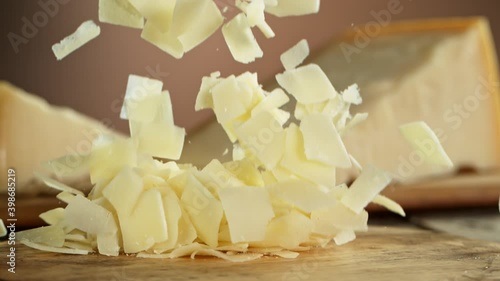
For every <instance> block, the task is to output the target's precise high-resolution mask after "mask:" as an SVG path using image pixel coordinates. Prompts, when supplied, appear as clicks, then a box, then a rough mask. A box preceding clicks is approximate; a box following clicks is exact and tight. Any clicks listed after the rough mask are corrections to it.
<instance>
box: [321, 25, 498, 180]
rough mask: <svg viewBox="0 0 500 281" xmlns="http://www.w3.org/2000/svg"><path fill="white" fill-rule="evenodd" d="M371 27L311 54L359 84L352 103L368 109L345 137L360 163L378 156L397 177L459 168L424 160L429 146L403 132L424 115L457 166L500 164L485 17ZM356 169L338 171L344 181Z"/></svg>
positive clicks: (342, 81)
mask: <svg viewBox="0 0 500 281" xmlns="http://www.w3.org/2000/svg"><path fill="white" fill-rule="evenodd" d="M356 30H357V31H356ZM366 32H368V31H367V30H365V29H364V28H363V27H362V26H361V27H360V29H355V30H352V31H347V32H346V33H345V34H344V35H342V36H340V37H337V38H335V39H333V41H332V42H331V43H330V45H328V46H327V47H326V48H324V49H323V50H322V51H321V52H320V53H319V54H318V55H317V56H315V57H314V59H313V62H314V63H317V64H318V65H320V66H321V67H322V68H323V69H324V71H325V73H326V75H327V76H328V77H329V78H330V79H331V80H332V81H333V82H334V83H335V85H336V86H338V87H339V88H346V87H347V86H349V85H351V84H353V83H357V85H359V88H360V93H361V97H362V98H363V104H361V105H359V106H356V107H353V111H354V112H355V113H356V112H367V113H369V114H370V117H369V118H368V119H367V120H366V121H364V122H363V123H362V124H360V125H359V126H357V127H356V128H355V129H349V130H348V132H346V133H345V135H344V142H345V144H346V147H347V150H348V151H349V152H350V153H351V154H352V155H353V156H354V157H355V158H356V159H357V160H358V161H359V162H360V164H361V165H362V166H365V165H367V164H370V163H376V164H377V166H378V167H380V168H383V169H384V170H386V171H389V172H391V174H393V175H394V176H395V177H396V178H397V179H398V180H400V181H407V180H418V179H422V178H423V177H429V176H432V175H442V174H448V173H450V172H454V171H455V170H456V169H451V170H450V169H449V168H447V166H449V161H448V160H444V161H445V162H446V163H447V164H446V165H426V164H425V162H426V160H425V159H426V157H425V155H424V154H423V153H422V149H427V148H426V147H422V148H417V149H415V147H412V146H409V145H408V144H407V142H406V141H405V140H404V139H402V138H401V137H400V136H401V135H400V131H399V129H398V128H399V127H400V126H401V125H403V124H405V123H408V122H414V121H417V120H422V121H425V122H426V123H427V124H428V125H429V128H430V129H431V130H432V131H433V132H434V133H435V134H436V137H437V138H438V139H439V141H440V142H441V143H442V146H443V148H444V150H445V151H446V152H447V154H448V155H449V158H450V160H451V161H452V162H453V163H454V164H455V167H456V168H460V167H461V166H467V167H474V168H476V169H478V170H480V171H482V170H488V169H494V168H498V167H500V142H499V132H500V107H499V104H500V103H499V100H498V97H499V96H500V92H499V85H500V84H499V80H498V79H499V78H498V77H499V73H498V67H497V56H496V54H495V51H494V47H493V41H492V39H491V32H490V30H489V26H488V22H487V20H486V19H485V18H455V19H453V18H452V19H430V20H421V21H410V22H392V23H390V24H389V25H387V26H385V27H381V30H380V32H379V33H378V34H377V35H376V36H374V37H372V36H369V35H368V34H367V33H366ZM365 39H366V41H365ZM367 140H369V141H367ZM426 146H427V145H426ZM429 148H432V147H431V146H429ZM356 175H357V172H355V171H348V172H345V171H339V173H338V176H339V179H340V180H341V181H344V180H347V179H348V178H354V177H355V176H356Z"/></svg>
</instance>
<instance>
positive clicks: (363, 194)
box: [342, 166, 392, 214]
mask: <svg viewBox="0 0 500 281" xmlns="http://www.w3.org/2000/svg"><path fill="white" fill-rule="evenodd" d="M391 180H392V178H391V176H389V174H388V173H386V172H383V171H380V170H378V169H377V168H375V167H373V166H368V167H367V168H365V169H364V170H363V172H362V173H361V175H360V176H359V177H358V178H357V179H356V180H355V181H354V183H353V184H352V185H351V186H350V187H349V189H348V190H347V192H346V194H345V196H344V197H343V198H342V203H343V204H345V205H346V206H347V207H349V208H350V209H351V210H352V211H354V212H355V213H357V214H359V213H360V212H361V211H363V209H364V208H365V207H366V206H367V205H368V203H370V202H371V201H373V199H375V197H376V196H377V195H378V194H379V193H380V192H381V191H382V190H383V189H384V188H385V187H386V186H387V185H388V184H389V183H390V182H391Z"/></svg>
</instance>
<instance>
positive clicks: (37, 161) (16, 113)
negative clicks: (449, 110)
mask: <svg viewBox="0 0 500 281" xmlns="http://www.w3.org/2000/svg"><path fill="white" fill-rule="evenodd" d="M0 122H1V125H0V127H1V128H2V132H9V133H1V134H0V154H1V155H3V156H2V157H0V158H1V159H2V161H0V168H1V169H2V170H4V171H7V169H8V168H13V169H15V170H16V174H18V175H22V176H18V177H17V178H16V180H17V181H16V193H17V195H25V194H36V193H40V192H47V191H50V190H47V189H46V188H45V187H44V186H43V184H41V182H40V181H39V180H38V179H35V177H34V176H33V172H35V171H42V170H44V167H43V166H42V165H41V163H43V162H45V161H47V160H49V159H53V158H59V157H61V156H63V155H68V156H67V157H63V158H59V159H58V160H57V161H51V162H50V163H48V166H49V169H50V171H51V172H52V173H53V174H55V175H57V176H58V178H59V179H60V180H62V181H63V182H64V183H67V184H70V185H71V186H72V187H77V188H80V189H81V188H88V186H89V181H88V179H87V177H88V168H87V164H86V162H87V160H88V159H87V155H88V154H89V153H90V149H91V146H92V142H93V140H94V139H96V138H97V137H98V136H100V135H104V134H106V135H114V136H116V137H118V138H122V136H121V135H119V134H117V133H115V132H113V131H112V130H110V129H108V128H107V127H106V126H104V125H103V124H101V123H100V122H98V121H97V120H94V119H92V118H89V117H87V116H84V115H83V114H80V113H78V112H75V111H74V110H71V109H69V108H63V107H56V106H51V105H49V104H48V103H47V102H46V101H45V100H43V99H41V98H39V97H37V96H34V95H31V94H28V93H26V92H25V91H23V90H21V89H19V88H16V87H15V86H13V85H11V84H9V83H7V82H0ZM19 124H22V126H20V125H19ZM33 140H37V144H38V145H33ZM41 144H43V149H41V148H40V145H41ZM6 176H7V173H3V174H2V175H0V182H1V183H2V184H4V186H7V178H6ZM0 192H4V193H5V192H7V189H6V188H5V189H2V190H1V191H0Z"/></svg>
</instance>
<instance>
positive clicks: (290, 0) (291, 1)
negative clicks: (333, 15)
mask: <svg viewBox="0 0 500 281" xmlns="http://www.w3.org/2000/svg"><path fill="white" fill-rule="evenodd" d="M272 2H276V3H277V4H276V5H273V4H274V3H273V4H270V5H266V12H268V13H270V14H272V15H275V16H277V17H286V16H302V15H308V14H315V13H317V12H319V2H320V0H276V1H272Z"/></svg>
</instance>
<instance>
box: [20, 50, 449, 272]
mask: <svg viewBox="0 0 500 281" xmlns="http://www.w3.org/2000/svg"><path fill="white" fill-rule="evenodd" d="M307 53H308V48H307V43H305V42H301V43H299V44H298V45H297V46H295V47H293V48H292V49H291V50H289V51H288V52H286V53H285V54H283V56H282V59H283V62H284V63H283V64H284V65H286V67H287V70H286V71H285V72H284V73H282V74H278V75H277V81H278V82H279V84H280V85H281V86H282V87H283V88H284V89H285V90H286V91H287V92H288V93H290V94H291V96H293V97H294V98H295V99H296V100H297V108H296V110H295V118H296V119H297V120H300V121H297V122H291V121H290V120H289V119H290V113H289V112H286V111H283V110H282V109H280V107H281V106H283V105H284V104H286V103H287V102H288V101H289V96H288V95H287V94H286V93H285V91H284V90H282V89H281V88H277V89H275V90H273V91H271V92H266V91H264V90H263V89H262V87H261V86H260V85H259V84H258V80H257V75H256V74H252V73H248V72H246V73H243V74H241V75H239V76H234V75H232V76H229V77H226V78H222V77H220V75H219V74H218V73H214V74H212V75H211V76H208V77H205V78H203V80H202V84H201V87H200V92H199V95H198V98H197V101H196V108H197V109H202V108H211V109H213V110H214V112H215V114H216V117H217V120H218V122H219V123H220V124H221V125H222V126H223V127H224V129H225V130H226V132H227V135H228V136H229V138H230V139H231V140H232V141H233V142H234V149H233V161H230V162H226V163H221V162H220V161H218V160H217V159H214V160H213V161H211V162H210V163H209V164H207V165H206V166H205V167H203V168H202V169H198V168H196V167H194V166H192V165H189V164H177V163H176V162H173V161H170V162H163V161H160V160H158V158H168V159H178V158H179V156H180V152H181V150H182V147H183V142H184V130H183V129H182V128H179V127H176V126H175V125H174V120H173V115H172V106H171V103H170V97H169V93H168V91H162V88H163V84H162V82H160V81H156V80H152V79H148V78H144V77H139V76H134V75H131V76H130V77H129V82H128V86H127V93H126V97H125V103H124V107H123V109H122V113H121V117H122V118H126V119H128V120H129V122H130V131H131V138H129V139H114V138H113V137H109V136H102V137H100V138H99V139H97V140H96V141H95V142H94V143H93V147H92V150H91V153H90V154H89V155H87V156H83V157H84V158H85V159H84V160H85V161H81V162H82V163H85V165H87V167H88V169H89V172H90V178H91V181H92V183H93V184H94V188H93V189H92V191H91V192H90V194H88V196H85V195H84V194H83V193H81V192H80V191H78V190H75V189H73V188H71V187H69V186H66V185H64V184H62V183H59V182H57V181H56V180H53V179H50V178H47V177H44V176H43V175H38V176H39V178H41V179H42V180H43V181H45V182H46V183H47V185H49V186H51V187H53V188H56V189H58V190H60V191H61V193H59V194H58V195H57V197H58V198H59V199H60V200H62V201H64V202H66V203H67V206H66V208H56V209H53V210H50V211H48V212H46V213H43V214H41V215H40V217H41V218H42V219H43V220H44V221H45V222H46V223H47V224H48V225H49V226H46V227H41V228H37V229H33V230H28V231H23V232H19V233H18V235H17V237H18V239H19V240H20V241H21V242H22V243H24V244H26V245H27V246H30V247H33V248H36V249H40V250H45V251H52V252H59V253H68V254H87V253H91V252H98V253H100V254H103V255H108V256H117V255H119V253H126V254H137V256H138V257H144V258H177V257H183V256H191V257H194V256H216V257H219V258H223V259H227V260H230V261H235V262H239V261H248V260H252V259H256V258H259V257H261V256H263V255H273V256H279V257H283V258H295V257H297V256H298V253H299V252H300V251H304V250H308V249H310V248H311V247H318V246H320V247H324V246H326V245H327V244H328V243H329V242H330V241H331V240H334V242H335V243H336V244H338V245H341V244H345V243H348V242H350V241H352V240H353V239H355V237H356V234H355V233H356V232H359V231H367V228H368V226H367V220H368V213H367V212H366V211H365V207H366V206H367V205H368V204H369V203H371V202H373V203H376V204H380V205H383V206H385V207H386V208H388V209H389V210H391V211H393V212H396V213H398V214H400V215H402V216H404V215H405V214H404V211H403V209H402V208H401V207H400V206H399V205H398V204H397V203H396V202H394V201H392V200H391V199H389V198H387V197H384V196H382V195H379V193H380V192H381V191H382V190H383V189H384V188H385V187H386V186H387V185H388V184H389V182H390V181H391V176H390V175H389V174H387V173H386V172H384V171H380V170H378V169H377V168H375V167H371V166H370V167H367V168H366V169H362V168H361V167H360V166H359V164H357V163H356V162H355V161H354V158H353V157H352V156H351V155H349V153H348V152H347V151H346V149H345V146H344V144H343V142H342V139H341V136H342V135H344V134H346V133H348V130H349V129H350V128H352V127H353V126H355V125H356V124H357V123H359V122H360V121H361V120H363V119H365V118H366V114H361V115H355V116H354V117H353V116H351V114H350V113H349V108H350V106H351V105H352V104H359V103H360V102H361V97H360V96H359V92H358V89H357V87H356V86H355V85H353V86H351V87H348V88H347V89H346V90H345V91H343V92H341V93H338V92H337V91H336V90H335V88H334V87H333V86H332V84H331V83H330V82H329V80H328V79H327V78H326V75H325V74H324V73H323V71H322V70H321V68H319V67H318V66H317V65H314V64H309V65H304V66H300V67H298V65H299V64H300V63H301V62H302V61H303V59H304V58H305V57H306V56H307ZM426 128H428V127H427V126H426V125H425V124H424V123H421V122H416V123H411V124H409V125H407V126H405V127H404V130H403V131H404V135H405V136H406V137H407V138H409V139H410V140H411V139H412V135H415V136H416V137H417V138H421V137H423V136H425V135H426V134H428V136H431V137H432V131H431V130H427V129H426ZM415 136H414V137H415ZM431 139H435V138H431ZM434 145H436V147H437V148H439V149H436V150H435V151H436V153H435V154H433V155H432V157H430V158H429V159H430V160H429V161H430V162H434V163H436V162H439V161H441V162H443V163H444V162H446V159H447V156H446V154H445V153H444V150H442V147H441V146H440V144H439V143H434ZM155 157H156V158H155ZM64 159H65V158H64V157H63V158H59V159H56V160H53V161H51V164H52V165H53V167H57V165H56V164H57V163H58V161H61V163H59V164H60V165H64ZM440 159H441V160H440ZM443 159H444V160H443ZM352 165H357V166H358V168H359V169H362V172H361V174H360V176H359V177H358V178H357V179H356V181H355V182H354V183H353V184H352V185H351V186H350V187H348V186H347V185H346V184H342V183H341V184H338V183H336V181H335V171H336V169H337V168H349V167H351V166H352Z"/></svg>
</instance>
